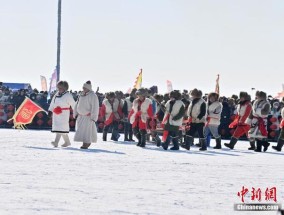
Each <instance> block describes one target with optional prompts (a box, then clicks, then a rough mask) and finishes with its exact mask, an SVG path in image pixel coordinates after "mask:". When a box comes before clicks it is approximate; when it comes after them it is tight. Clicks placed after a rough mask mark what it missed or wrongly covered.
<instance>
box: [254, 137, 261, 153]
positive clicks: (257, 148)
mask: <svg viewBox="0 0 284 215" xmlns="http://www.w3.org/2000/svg"><path fill="white" fill-rule="evenodd" d="M261 148H262V141H261V140H257V141H256V149H255V150H254V151H255V152H261Z"/></svg>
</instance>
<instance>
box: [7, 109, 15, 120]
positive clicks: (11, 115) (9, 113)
mask: <svg viewBox="0 0 284 215" xmlns="http://www.w3.org/2000/svg"><path fill="white" fill-rule="evenodd" d="M7 116H8V118H9V119H11V118H12V117H13V116H14V113H13V112H12V111H9V112H8V113H7Z"/></svg>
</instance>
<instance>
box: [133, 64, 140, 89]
mask: <svg viewBox="0 0 284 215" xmlns="http://www.w3.org/2000/svg"><path fill="white" fill-rule="evenodd" d="M141 86H142V69H141V70H140V72H139V75H138V76H137V78H136V80H135V83H134V86H133V88H136V89H140V88H141Z"/></svg>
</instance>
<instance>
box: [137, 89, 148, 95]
mask: <svg viewBox="0 0 284 215" xmlns="http://www.w3.org/2000/svg"><path fill="white" fill-rule="evenodd" d="M136 95H137V96H145V97H146V96H147V95H148V90H147V89H146V88H140V89H139V90H137V91H136Z"/></svg>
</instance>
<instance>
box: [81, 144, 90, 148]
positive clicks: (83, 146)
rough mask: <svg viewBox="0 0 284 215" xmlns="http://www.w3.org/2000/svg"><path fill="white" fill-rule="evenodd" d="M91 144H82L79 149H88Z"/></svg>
mask: <svg viewBox="0 0 284 215" xmlns="http://www.w3.org/2000/svg"><path fill="white" fill-rule="evenodd" d="M90 145H91V143H83V145H82V146H81V147H80V148H81V149H88V148H89V146H90Z"/></svg>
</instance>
